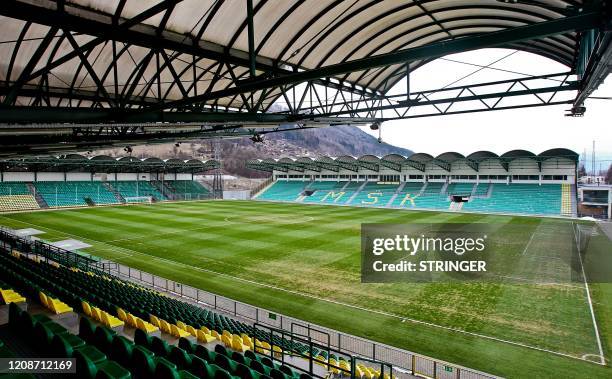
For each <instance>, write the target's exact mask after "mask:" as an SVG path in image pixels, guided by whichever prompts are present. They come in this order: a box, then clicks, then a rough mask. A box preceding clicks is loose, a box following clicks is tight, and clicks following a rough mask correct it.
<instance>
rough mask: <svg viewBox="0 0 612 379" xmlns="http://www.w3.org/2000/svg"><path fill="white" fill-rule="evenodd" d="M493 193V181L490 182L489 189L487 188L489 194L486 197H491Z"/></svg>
mask: <svg viewBox="0 0 612 379" xmlns="http://www.w3.org/2000/svg"><path fill="white" fill-rule="evenodd" d="M491 195H493V183H490V184H489V189H488V190H487V194H486V196H485V197H484V198H485V199H490V198H491Z"/></svg>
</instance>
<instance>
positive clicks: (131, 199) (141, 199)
mask: <svg viewBox="0 0 612 379" xmlns="http://www.w3.org/2000/svg"><path fill="white" fill-rule="evenodd" d="M124 199H125V202H126V203H145V204H151V203H153V196H126V197H124Z"/></svg>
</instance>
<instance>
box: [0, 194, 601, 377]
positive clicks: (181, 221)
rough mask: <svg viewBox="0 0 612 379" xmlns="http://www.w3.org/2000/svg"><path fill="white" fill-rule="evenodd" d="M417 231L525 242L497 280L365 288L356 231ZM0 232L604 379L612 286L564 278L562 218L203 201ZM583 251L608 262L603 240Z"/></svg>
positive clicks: (479, 353)
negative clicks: (469, 228)
mask: <svg viewBox="0 0 612 379" xmlns="http://www.w3.org/2000/svg"><path fill="white" fill-rule="evenodd" d="M414 222H419V223H439V222H452V223H483V224H495V225H499V226H500V229H499V233H503V230H504V226H505V225H521V227H522V228H524V230H525V232H524V233H523V234H522V235H520V236H519V237H520V238H516V236H514V237H515V238H507V241H506V242H505V243H504V246H503V247H501V248H500V249H499V254H500V258H499V261H500V262H503V263H504V264H505V265H507V266H508V271H507V276H508V277H507V278H505V279H506V280H504V278H499V280H495V281H490V282H475V283H418V284H417V283H361V277H360V269H361V256H360V243H361V240H360V232H361V224H362V223H398V224H401V223H414ZM0 225H3V226H8V227H11V228H36V229H39V230H42V231H44V232H45V234H42V235H40V236H39V237H40V238H42V239H44V240H47V241H58V240H63V239H69V238H70V239H78V240H82V241H84V242H86V243H88V244H91V245H92V247H91V248H88V249H86V250H84V251H86V252H87V253H90V254H92V255H95V256H99V257H103V258H107V259H111V260H114V261H116V262H119V263H122V264H125V265H128V266H131V267H134V268H138V269H141V270H143V271H148V272H151V273H153V274H156V275H159V276H162V277H166V278H168V279H172V280H176V281H178V282H182V283H185V284H188V285H191V286H194V287H197V288H201V289H204V290H207V291H209V292H213V293H217V294H220V295H224V296H227V297H230V298H233V299H235V300H238V301H242V302H245V303H249V304H253V305H256V306H259V307H263V308H266V309H269V310H271V311H275V312H279V313H282V314H286V315H288V316H293V317H296V318H300V319H303V320H307V321H310V322H313V323H317V324H320V325H323V326H326V327H330V328H334V329H337V330H340V331H343V332H347V333H351V334H355V335H358V336H361V337H365V338H370V339H373V340H376V341H379V342H383V343H386V344H389V345H392V346H397V347H400V348H404V349H407V350H411V351H414V352H416V353H420V354H424V355H430V356H432V357H434V358H438V359H442V360H446V361H449V362H453V363H456V364H460V365H464V366H467V367H471V368H475V369H479V370H482V371H486V372H489V373H493V374H497V375H501V376H506V377H524V376H526V374H530V376H532V377H574V378H575V377H612V370H611V369H610V368H609V367H608V366H605V365H599V364H597V363H600V362H601V360H602V359H603V360H604V361H605V362H606V363H608V364H609V359H610V354H609V347H610V343H611V342H612V284H602V283H592V284H589V285H588V288H589V292H587V290H586V284H585V282H584V280H565V279H567V278H565V277H563V275H564V271H563V270H564V265H563V263H562V262H563V261H564V260H566V258H567V257H569V256H570V255H571V252H572V249H575V247H576V241H575V237H576V236H575V233H574V230H575V229H574V227H575V225H574V223H572V222H571V221H568V220H559V219H552V218H534V217H511V216H501V215H500V216H497V215H484V214H461V213H444V212H419V211H405V210H392V209H376V208H355V207H333V206H318V205H299V204H279V203H265V202H254V201H203V202H184V203H163V204H154V205H134V206H117V207H96V208H85V209H74V210H58V211H44V212H31V213H15V214H4V215H0ZM589 249H596V250H598V251H599V252H604V253H605V252H607V253H608V254H612V244H611V243H610V241H609V240H608V238H607V237H606V236H605V235H603V234H602V233H595V235H594V236H593V237H592V238H591V243H590V244H589ZM548 277H550V278H553V279H557V280H552V281H551V282H550V283H548V282H547V280H546V279H543V278H548ZM582 279H583V278H582ZM543 282H544V283H543ZM542 283H543V284H542Z"/></svg>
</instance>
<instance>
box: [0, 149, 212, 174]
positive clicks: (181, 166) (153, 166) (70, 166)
mask: <svg viewBox="0 0 612 379" xmlns="http://www.w3.org/2000/svg"><path fill="white" fill-rule="evenodd" d="M0 167H2V169H3V170H7V171H59V172H67V171H81V172H102V173H113V172H151V173H153V172H155V173H158V172H188V173H200V172H205V171H209V170H212V169H214V168H217V167H219V162H217V161H215V160H208V161H201V160H197V159H191V160H188V161H185V160H181V159H168V160H165V161H163V160H161V159H159V158H146V159H139V158H136V157H132V156H126V157H120V158H113V157H109V156H106V155H97V156H93V157H91V158H88V157H85V156H82V155H78V154H69V155H62V156H59V157H37V158H20V159H6V160H1V161H0Z"/></svg>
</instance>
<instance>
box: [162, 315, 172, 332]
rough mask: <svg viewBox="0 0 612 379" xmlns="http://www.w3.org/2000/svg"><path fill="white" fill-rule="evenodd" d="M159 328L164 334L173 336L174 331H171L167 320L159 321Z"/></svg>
mask: <svg viewBox="0 0 612 379" xmlns="http://www.w3.org/2000/svg"><path fill="white" fill-rule="evenodd" d="M159 326H160V329H161V330H162V332H164V333H168V334H172V330H170V324H168V322H167V321H166V320H163V319H161V318H160V319H159Z"/></svg>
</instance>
